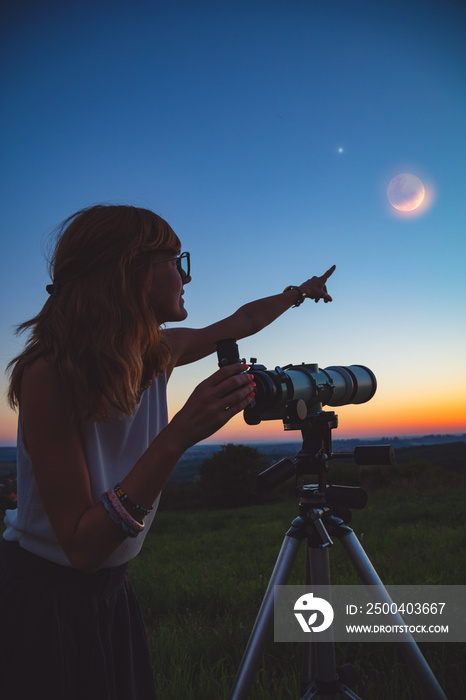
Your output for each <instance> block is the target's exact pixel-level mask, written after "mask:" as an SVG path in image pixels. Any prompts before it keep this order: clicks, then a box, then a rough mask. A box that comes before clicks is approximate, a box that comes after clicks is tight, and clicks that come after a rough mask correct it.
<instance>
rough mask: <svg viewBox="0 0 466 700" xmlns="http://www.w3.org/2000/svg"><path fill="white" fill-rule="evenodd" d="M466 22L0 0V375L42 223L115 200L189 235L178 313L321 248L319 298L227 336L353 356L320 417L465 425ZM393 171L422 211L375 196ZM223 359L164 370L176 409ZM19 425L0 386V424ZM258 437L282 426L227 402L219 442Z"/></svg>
mask: <svg viewBox="0 0 466 700" xmlns="http://www.w3.org/2000/svg"><path fill="white" fill-rule="evenodd" d="M465 20H466V10H465V6H464V3H461V2H459V1H457V2H451V1H450V0H439V1H435V2H432V1H430V0H424V1H423V2H410V1H409V0H403V2H401V1H400V0H392V1H391V2H378V3H374V2H363V1H358V0H355V1H354V2H349V1H348V2H345V1H342V0H327V1H323V0H320V1H317V0H315V1H314V0H288V1H285V0H267V1H266V0H259V1H254V0H249V1H248V2H242V1H241V0H240V1H235V2H232V1H230V0H226V1H225V2H222V1H217V2H203V1H202V0H197V1H196V2H189V1H182V0H170V1H168V0H167V1H166V2H165V1H163V2H157V1H156V0H155V1H152V2H149V1H146V2H143V1H142V0H131V1H129V0H124V1H118V0H112V2H108V1H107V0H104V1H102V0H100V1H99V0H97V1H93V2H86V1H83V2H71V1H66V0H63V1H61V2H58V1H49V2H47V1H46V0H45V1H41V2H25V1H22V0H14V1H13V0H11V1H10V0H6V1H4V2H3V3H2V7H1V10H0V21H1V42H0V55H1V64H2V71H1V78H0V79H1V96H2V102H3V105H2V117H1V119H2V130H1V139H2V187H1V197H2V201H1V213H2V216H1V249H2V254H1V260H0V265H1V273H0V285H1V290H0V294H1V297H0V298H1V299H2V305H1V311H0V331H1V335H0V338H1V341H0V343H1V345H0V366H1V370H2V374H3V370H4V367H5V365H6V363H7V362H8V360H9V359H11V357H12V356H13V355H14V354H16V353H17V352H18V351H19V350H20V348H21V347H22V341H21V340H20V339H19V340H18V339H15V338H14V335H13V328H14V325H15V324H17V323H19V322H21V321H22V320H25V319H27V318H29V317H31V316H33V315H35V313H36V312H37V311H38V310H39V309H40V307H41V306H42V304H43V303H44V301H45V299H46V292H45V285H46V284H47V283H48V281H49V280H48V276H47V270H46V265H45V262H44V251H45V250H46V242H47V234H48V232H49V231H50V230H51V229H53V227H54V226H56V225H57V224H58V223H59V222H60V221H61V220H62V219H64V218H65V217H66V216H68V215H69V214H71V213H72V212H74V211H76V210H77V209H79V208H81V207H83V206H87V205H90V204H93V203H97V202H102V201H105V202H112V203H113V202H115V203H116V202H125V203H130V204H135V205H138V206H144V207H148V208H151V209H153V210H155V211H156V212H157V213H159V214H160V215H161V216H163V217H164V218H166V219H167V220H168V222H169V223H170V224H171V225H172V226H173V228H174V229H175V230H176V231H177V233H178V234H179V235H180V237H181V239H182V241H183V245H184V248H185V249H187V250H190V252H191V255H192V267H193V282H192V283H191V284H190V285H189V287H187V289H186V295H185V298H186V306H187V308H188V311H189V318H188V321H187V322H186V323H188V324H189V325H191V326H201V325H205V324H207V323H210V322H212V321H214V320H217V319H218V318H220V317H222V316H224V315H227V314H229V313H231V312H232V311H234V310H235V309H236V308H237V307H238V306H240V305H241V304H243V303H245V302H246V301H249V300H250V299H252V298H256V297H260V296H265V295H268V294H273V293H275V292H278V291H281V290H282V289H283V288H284V287H285V286H287V285H289V284H299V283H300V282H302V281H303V280H304V279H306V278H307V277H309V276H311V275H313V274H321V272H323V271H324V270H325V269H326V268H327V267H329V266H330V265H331V264H333V263H335V264H336V265H337V271H336V272H335V274H334V276H333V278H332V279H331V281H330V284H329V290H330V292H331V293H332V295H333V297H334V302H333V304H328V305H323V304H319V305H315V304H313V303H310V302H308V303H306V304H305V305H304V306H301V307H300V308H299V309H292V310H290V311H289V312H288V313H287V314H286V315H285V316H284V317H282V318H281V319H280V320H279V321H277V322H276V323H275V324H274V325H273V326H272V327H270V328H268V329H267V330H264V331H263V332H261V333H260V334H259V335H258V336H256V337H255V338H249V339H247V340H244V341H243V342H242V343H241V344H240V351H241V354H242V355H244V356H246V357H250V356H251V355H253V356H257V357H258V358H259V359H260V361H262V362H263V363H264V364H265V365H267V366H268V367H271V368H272V367H274V366H275V365H277V364H288V363H298V362H302V361H305V362H317V363H318V364H319V365H320V366H322V367H325V366H327V365H331V364H343V365H345V364H352V363H358V364H366V365H367V366H369V367H370V368H371V369H372V370H373V371H374V372H375V374H376V376H377V379H378V391H377V394H376V396H375V397H374V399H373V400H372V401H371V402H369V403H368V404H365V405H362V406H355V407H352V406H348V407H342V408H341V409H339V410H338V415H339V418H340V429H339V430H338V435H335V437H346V436H348V435H356V436H360V437H365V436H369V435H377V436H383V435H394V434H398V435H400V434H416V433H425V432H459V431H463V430H466V400H465V398H464V397H465V395H466V369H465V357H466V353H465V350H466V342H465V340H466V330H465V329H466V324H465V306H466V304H465V301H466V275H465V257H466V256H465V248H466V244H465V230H466V225H465V221H466V211H465V209H466V207H465V201H466V198H465V184H466V183H465V180H466V177H465V162H466V139H465V123H466V92H465V84H466V81H465V78H466V50H465V45H466V42H465V41H464V38H465V29H466V21H465ZM402 172H410V173H413V174H415V175H417V176H418V177H420V178H421V179H422V180H423V182H424V184H425V186H426V188H427V190H428V206H426V207H424V210H423V211H422V213H421V214H420V215H419V216H412V217H400V216H395V214H394V210H393V209H392V208H391V206H390V204H389V202H388V200H387V197H386V188H387V185H388V183H389V181H390V179H391V178H392V177H393V176H395V175H396V174H398V173H402ZM215 369H216V360H215V357H210V358H207V359H206V360H204V361H202V362H200V363H197V364H196V365H193V366H190V367H186V368H182V369H181V370H179V371H178V373H176V374H175V376H174V378H173V380H172V386H171V388H170V405H171V412H173V411H175V410H177V408H179V407H180V406H181V404H182V401H183V399H184V398H186V397H187V396H188V394H189V393H190V391H191V390H192V389H193V388H194V386H195V385H196V383H197V382H198V381H200V380H201V379H203V378H204V377H205V376H207V375H208V374H210V373H211V372H213V371H214V370H215ZM5 386H6V384H5V382H4V381H3V383H2V389H3V393H4V389H5ZM15 424H16V418H15V415H14V414H13V413H12V412H11V411H10V410H9V409H7V408H6V403H5V402H4V401H3V403H2V405H1V408H0V442H1V443H2V444H13V442H14V434H15ZM272 436H273V439H278V440H279V439H285V438H286V437H292V438H293V439H297V436H296V433H294V434H292V435H290V436H285V435H284V434H283V430H282V427H281V425H279V424H277V423H276V422H274V424H273V425H272V424H268V425H264V424H262V425H261V426H259V427H257V428H250V427H248V426H244V425H243V422H242V418H241V417H238V418H237V419H236V420H235V421H234V422H233V423H232V424H230V426H229V427H228V428H225V429H224V430H223V431H221V432H220V433H219V434H218V435H217V436H216V438H215V441H219V442H225V441H227V440H228V441H230V440H241V441H248V442H252V441H256V440H261V439H271V438H272Z"/></svg>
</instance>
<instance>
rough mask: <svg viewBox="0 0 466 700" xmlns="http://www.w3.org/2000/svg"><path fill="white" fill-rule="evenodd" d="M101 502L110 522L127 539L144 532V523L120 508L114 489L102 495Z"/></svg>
mask: <svg viewBox="0 0 466 700" xmlns="http://www.w3.org/2000/svg"><path fill="white" fill-rule="evenodd" d="M101 501H102V503H103V505H104V508H105V510H106V511H107V513H108V515H109V516H110V518H111V520H112V521H113V522H114V523H115V525H118V526H119V527H120V528H121V529H122V530H123V532H124V533H125V534H126V535H128V536H129V537H137V535H139V533H140V532H142V531H143V530H144V527H145V525H144V523H140V522H138V521H137V520H135V519H134V518H133V517H132V516H131V515H130V514H129V513H128V511H127V510H126V508H124V507H123V506H122V504H121V503H120V501H119V499H118V498H117V496H116V495H115V489H109V490H108V491H106V492H105V493H104V494H102V497H101Z"/></svg>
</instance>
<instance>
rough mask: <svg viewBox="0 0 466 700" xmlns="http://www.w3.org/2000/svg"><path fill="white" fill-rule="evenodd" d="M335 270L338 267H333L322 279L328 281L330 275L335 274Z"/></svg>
mask: <svg viewBox="0 0 466 700" xmlns="http://www.w3.org/2000/svg"><path fill="white" fill-rule="evenodd" d="M335 268H336V265H332V267H329V269H328V270H327V272H324V274H323V275H322V277H323V278H324V279H325V281H327V280H328V278H329V277H330V275H333V273H334V272H335Z"/></svg>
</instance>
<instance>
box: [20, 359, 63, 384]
mask: <svg viewBox="0 0 466 700" xmlns="http://www.w3.org/2000/svg"><path fill="white" fill-rule="evenodd" d="M43 382H46V383H47V385H48V386H50V385H52V384H54V383H56V384H57V385H58V373H57V370H56V369H55V368H54V366H53V364H52V363H51V362H50V361H49V360H47V359H46V358H45V357H38V358H37V359H35V360H33V361H32V362H30V363H29V364H27V365H26V366H25V368H24V370H23V376H22V385H23V386H24V385H29V384H30V383H32V384H34V385H36V384H41V383H43Z"/></svg>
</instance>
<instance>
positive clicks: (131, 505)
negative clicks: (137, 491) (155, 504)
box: [114, 484, 152, 518]
mask: <svg viewBox="0 0 466 700" xmlns="http://www.w3.org/2000/svg"><path fill="white" fill-rule="evenodd" d="M114 491H115V494H116V496H117V498H119V499H120V503H124V504H125V507H128V508H131V510H135V511H136V513H138V514H139V515H142V517H143V518H144V517H145V516H146V515H149V513H150V512H151V511H152V508H144V507H143V506H138V505H137V504H135V503H132V501H130V500H129V497H128V494H127V493H125V492H124V491H123V489H122V488H121V486H120V484H117V485H116V486H115V489H114Z"/></svg>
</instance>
